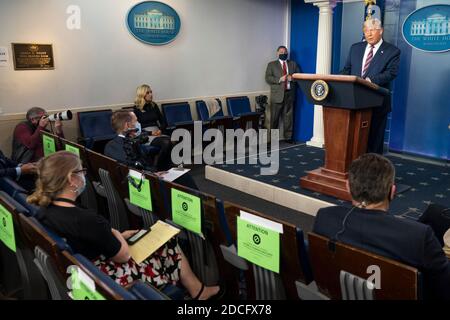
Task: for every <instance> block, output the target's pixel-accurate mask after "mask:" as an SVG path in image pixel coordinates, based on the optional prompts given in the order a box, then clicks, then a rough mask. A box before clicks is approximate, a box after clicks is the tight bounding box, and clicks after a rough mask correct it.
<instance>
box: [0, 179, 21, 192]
mask: <svg viewBox="0 0 450 320" xmlns="http://www.w3.org/2000/svg"><path fill="white" fill-rule="evenodd" d="M0 190H3V191H5V192H6V193H7V194H9V195H10V196H11V197H14V195H15V194H16V193H17V192H22V193H27V190H25V189H24V188H23V187H22V186H20V185H19V184H18V183H17V182H15V181H14V180H12V179H11V178H8V177H3V178H0Z"/></svg>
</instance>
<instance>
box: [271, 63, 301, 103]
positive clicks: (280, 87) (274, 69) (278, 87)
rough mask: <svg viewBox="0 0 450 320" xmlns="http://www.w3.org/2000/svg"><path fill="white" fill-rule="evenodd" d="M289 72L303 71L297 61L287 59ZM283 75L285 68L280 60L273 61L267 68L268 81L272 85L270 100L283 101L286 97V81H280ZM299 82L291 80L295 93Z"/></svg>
mask: <svg viewBox="0 0 450 320" xmlns="http://www.w3.org/2000/svg"><path fill="white" fill-rule="evenodd" d="M286 62H287V67H288V74H290V75H292V74H294V73H300V72H302V71H301V69H300V68H299V66H298V65H297V63H295V61H292V60H286ZM282 76H283V68H282V67H281V63H280V61H279V60H275V61H271V62H269V64H268V65H267V69H266V82H267V83H268V84H269V85H270V100H271V101H272V102H275V103H281V102H283V99H284V82H281V83H280V82H278V81H279V80H280V78H281V77H282ZM296 86H297V83H296V82H295V81H291V90H292V92H293V93H294V94H295V89H296Z"/></svg>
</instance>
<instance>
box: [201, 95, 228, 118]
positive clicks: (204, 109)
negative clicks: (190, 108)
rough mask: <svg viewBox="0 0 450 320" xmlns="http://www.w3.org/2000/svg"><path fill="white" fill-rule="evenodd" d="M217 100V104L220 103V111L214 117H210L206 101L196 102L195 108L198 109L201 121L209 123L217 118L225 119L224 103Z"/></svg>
mask: <svg viewBox="0 0 450 320" xmlns="http://www.w3.org/2000/svg"><path fill="white" fill-rule="evenodd" d="M216 100H217V102H219V105H220V110H219V111H217V112H216V114H214V116H213V117H210V116H209V112H208V107H207V106H206V102H205V101H204V100H197V101H195V106H196V108H197V113H198V116H199V118H200V120H202V121H208V120H210V119H212V118H215V117H223V110H222V103H221V101H220V100H219V99H216Z"/></svg>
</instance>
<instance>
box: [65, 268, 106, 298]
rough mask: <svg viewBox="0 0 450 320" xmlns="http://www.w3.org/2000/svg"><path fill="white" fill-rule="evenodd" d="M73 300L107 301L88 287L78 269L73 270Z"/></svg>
mask: <svg viewBox="0 0 450 320" xmlns="http://www.w3.org/2000/svg"><path fill="white" fill-rule="evenodd" d="M71 280H72V299H73V300H106V299H105V298H104V297H103V296H102V295H101V294H100V293H98V292H97V291H96V290H95V285H94V288H91V287H90V286H88V285H87V284H86V283H85V282H84V281H83V280H81V278H80V276H79V275H78V270H77V268H73V269H72V275H71Z"/></svg>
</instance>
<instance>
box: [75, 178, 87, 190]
mask: <svg viewBox="0 0 450 320" xmlns="http://www.w3.org/2000/svg"><path fill="white" fill-rule="evenodd" d="M77 175H78V176H79V177H80V178H81V181H83V184H82V185H81V186H79V187H78V188H77V189H76V190H75V192H76V193H77V194H78V195H80V194H82V193H83V192H84V190H85V189H86V177H85V176H84V174H82V173H81V174H77Z"/></svg>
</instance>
